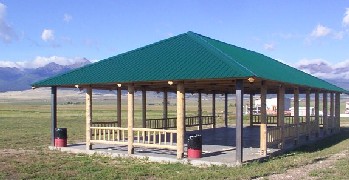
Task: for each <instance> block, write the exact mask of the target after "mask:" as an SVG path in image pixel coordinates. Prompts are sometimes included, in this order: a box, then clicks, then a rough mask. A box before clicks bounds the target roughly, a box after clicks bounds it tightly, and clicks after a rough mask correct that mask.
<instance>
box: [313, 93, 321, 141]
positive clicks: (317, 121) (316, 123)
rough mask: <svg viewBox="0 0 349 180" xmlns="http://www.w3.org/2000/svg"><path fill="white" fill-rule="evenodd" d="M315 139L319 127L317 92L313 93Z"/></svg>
mask: <svg viewBox="0 0 349 180" xmlns="http://www.w3.org/2000/svg"><path fill="white" fill-rule="evenodd" d="M314 109H315V126H316V127H315V128H316V129H315V137H319V133H320V125H319V110H320V108H319V91H318V90H317V91H315V108H314Z"/></svg>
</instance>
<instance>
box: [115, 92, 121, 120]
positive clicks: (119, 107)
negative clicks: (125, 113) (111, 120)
mask: <svg viewBox="0 0 349 180" xmlns="http://www.w3.org/2000/svg"><path fill="white" fill-rule="evenodd" d="M116 103H117V110H116V111H117V112H116V114H117V115H116V116H117V117H116V120H117V121H118V124H117V126H118V127H121V87H118V88H117V102H116Z"/></svg>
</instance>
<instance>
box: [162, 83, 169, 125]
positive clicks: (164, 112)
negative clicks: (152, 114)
mask: <svg viewBox="0 0 349 180" xmlns="http://www.w3.org/2000/svg"><path fill="white" fill-rule="evenodd" d="M163 95H164V96H163V101H162V119H164V121H163V123H162V125H163V129H167V127H168V120H167V116H168V112H167V111H168V106H167V105H168V100H167V98H168V95H167V90H166V89H165V90H164V91H163Z"/></svg>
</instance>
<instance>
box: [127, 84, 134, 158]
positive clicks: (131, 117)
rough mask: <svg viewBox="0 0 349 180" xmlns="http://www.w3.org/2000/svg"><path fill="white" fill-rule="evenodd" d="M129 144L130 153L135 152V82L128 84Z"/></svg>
mask: <svg viewBox="0 0 349 180" xmlns="http://www.w3.org/2000/svg"><path fill="white" fill-rule="evenodd" d="M127 101H128V103H127V116H128V118H127V130H128V131H127V137H128V138H127V142H128V143H127V145H128V148H127V149H128V154H129V155H130V154H133V153H134V148H133V139H134V135H133V123H134V86H133V84H129V85H128V94H127Z"/></svg>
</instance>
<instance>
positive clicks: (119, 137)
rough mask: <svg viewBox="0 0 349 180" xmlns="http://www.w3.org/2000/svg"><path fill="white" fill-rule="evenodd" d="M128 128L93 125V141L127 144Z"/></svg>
mask: <svg viewBox="0 0 349 180" xmlns="http://www.w3.org/2000/svg"><path fill="white" fill-rule="evenodd" d="M127 130H128V129H127V128H121V127H91V131H92V132H91V133H92V138H91V143H101V144H127V136H128V131H127Z"/></svg>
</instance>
